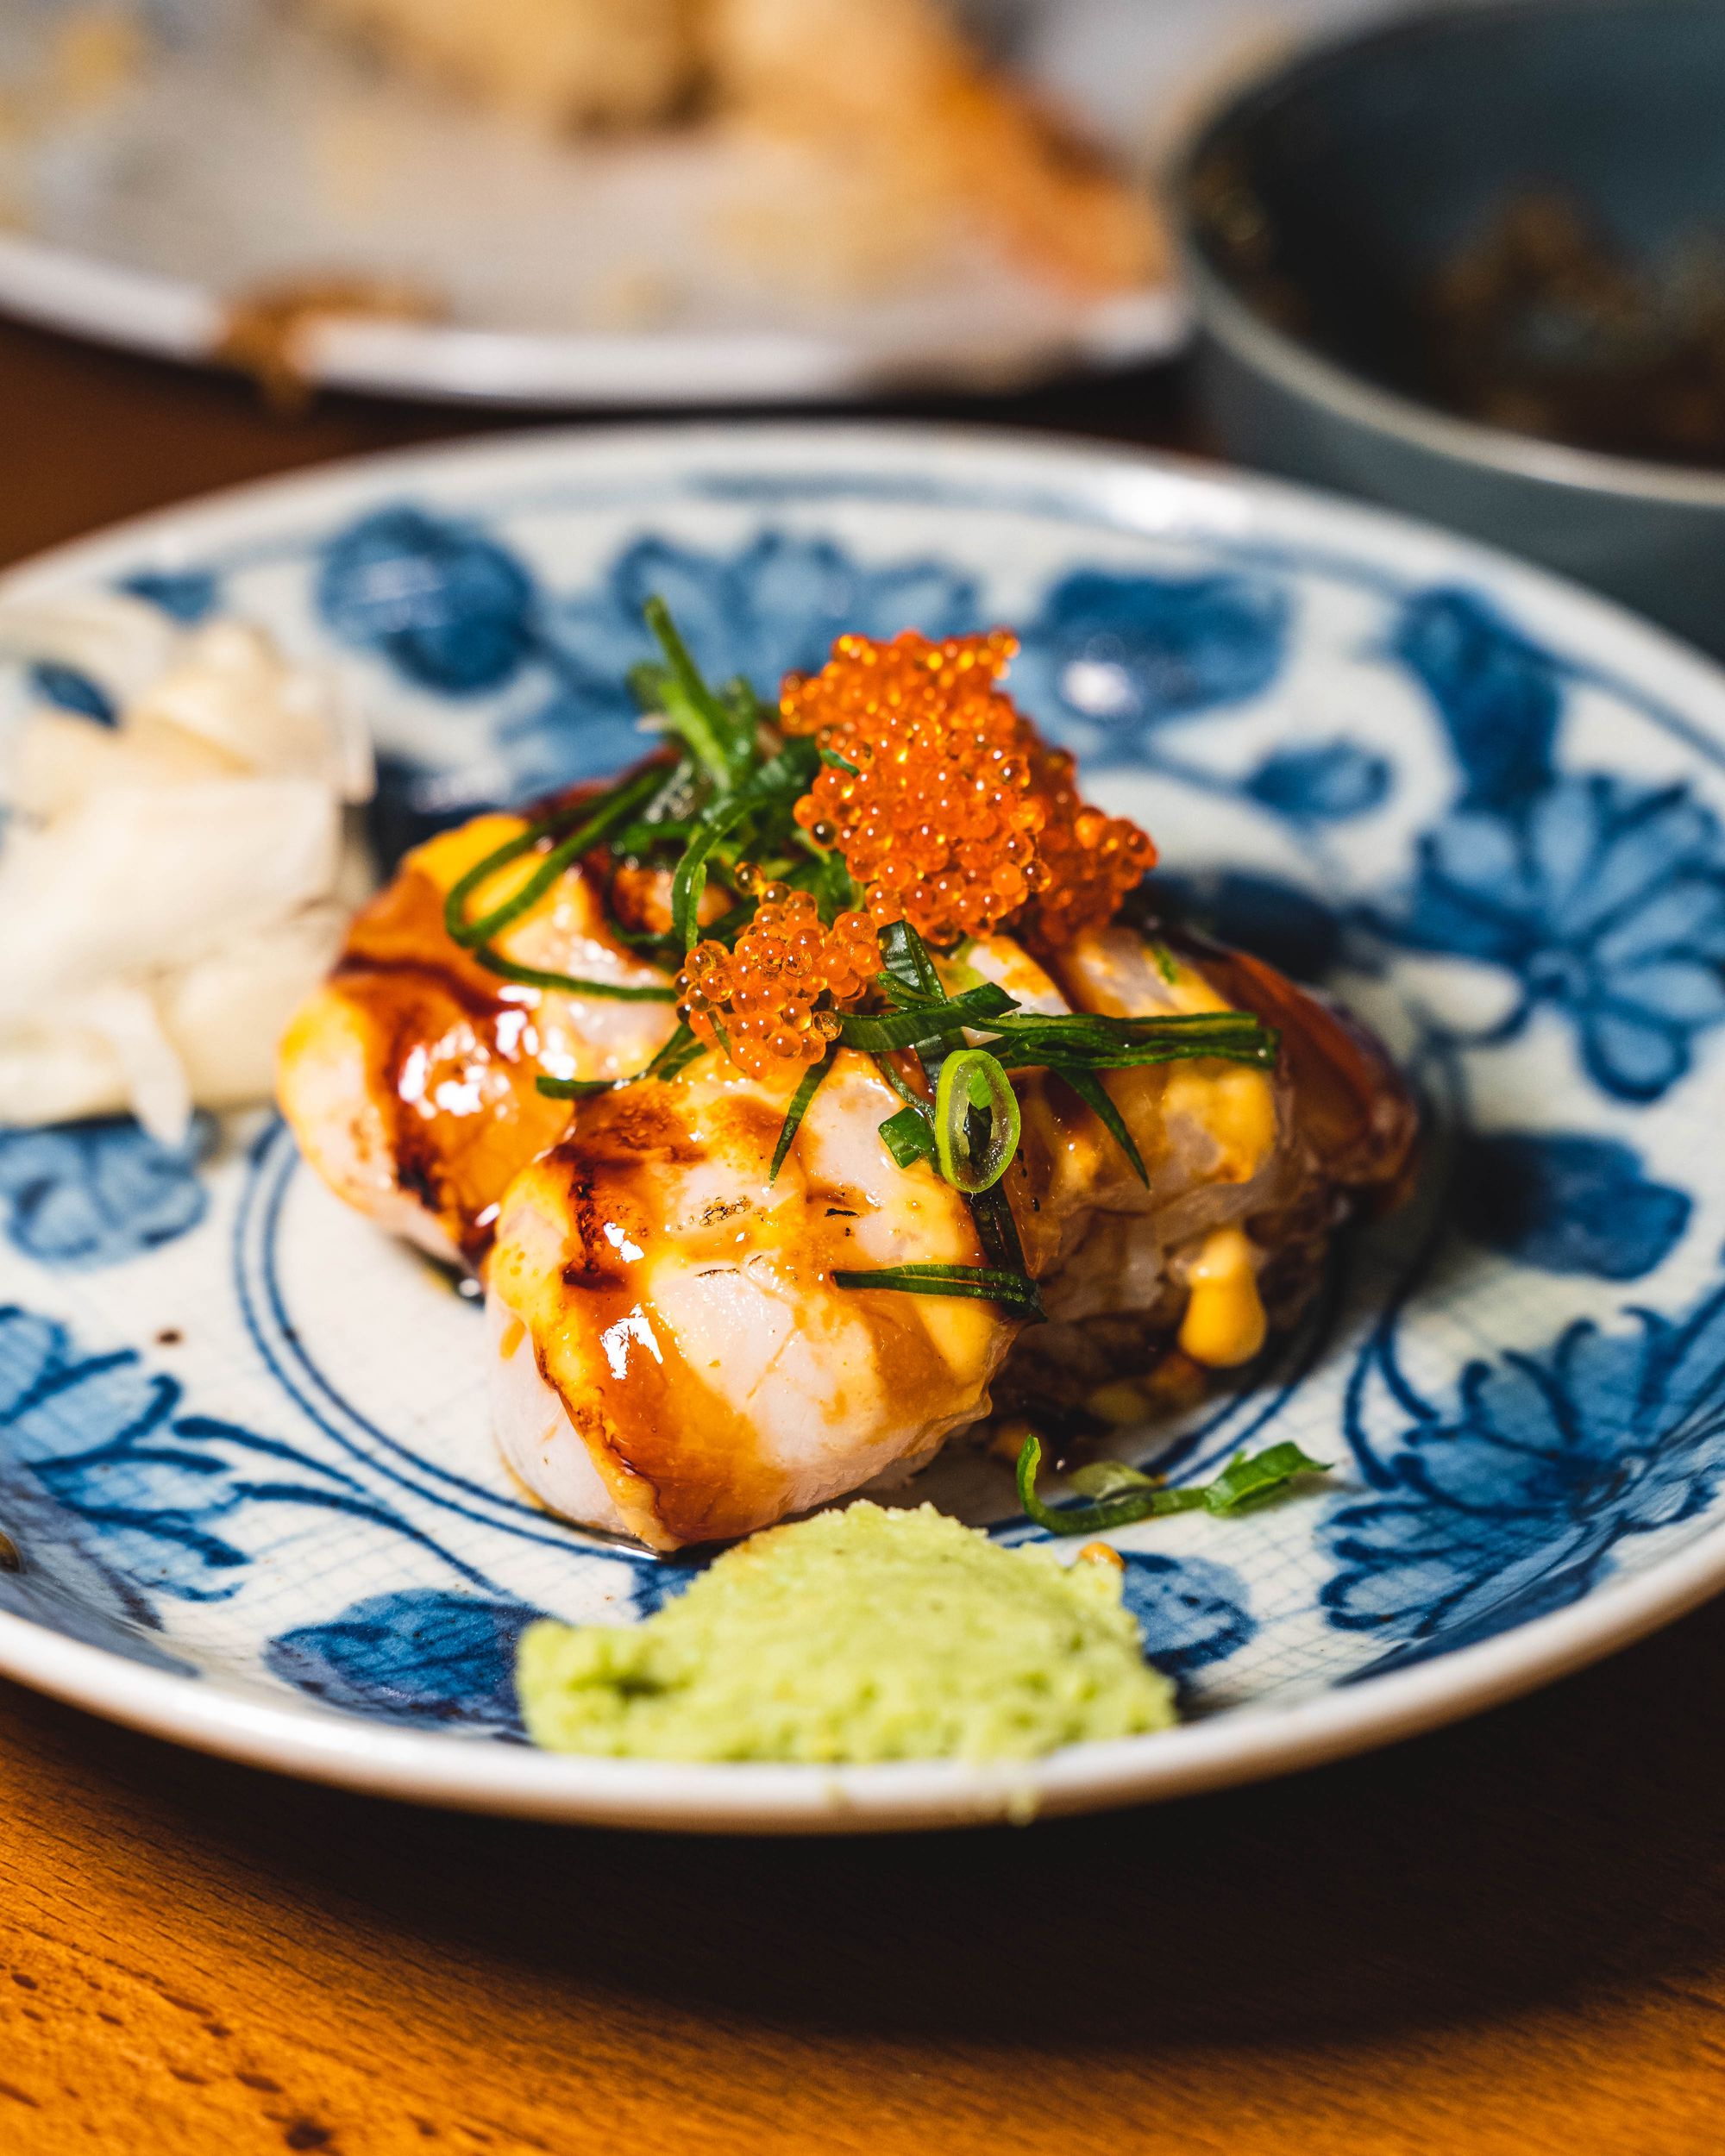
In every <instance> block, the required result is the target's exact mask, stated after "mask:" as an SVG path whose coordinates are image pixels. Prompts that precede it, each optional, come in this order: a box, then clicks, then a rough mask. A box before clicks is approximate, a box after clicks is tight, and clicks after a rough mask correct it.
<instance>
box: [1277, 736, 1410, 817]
mask: <svg viewBox="0 0 1725 2156" xmlns="http://www.w3.org/2000/svg"><path fill="white" fill-rule="evenodd" d="M1393 784H1394V774H1393V773H1392V772H1391V770H1390V768H1389V762H1388V761H1387V759H1385V758H1384V757H1383V756H1378V755H1373V754H1372V753H1371V750H1370V749H1362V748H1361V747H1360V746H1359V744H1358V742H1352V741H1329V742H1323V743H1320V744H1318V745H1317V746H1315V747H1314V748H1310V749H1274V750H1272V751H1271V753H1270V755H1267V756H1266V757H1265V758H1264V761H1263V762H1262V763H1260V764H1259V765H1258V768H1257V769H1256V770H1255V771H1254V772H1252V773H1251V776H1250V777H1249V778H1248V779H1247V780H1246V781H1245V792H1246V793H1247V794H1248V795H1249V796H1250V797H1251V799H1253V800H1255V801H1258V802H1261V803H1262V804H1263V805H1264V807H1265V808H1267V809H1272V810H1274V811H1275V812H1276V814H1277V815H1278V816H1285V817H1287V818H1289V821H1290V822H1292V823H1296V824H1339V823H1342V822H1344V821H1346V819H1347V818H1350V817H1354V816H1366V815H1369V814H1370V813H1371V811H1372V810H1373V809H1375V808H1381V807H1382V806H1383V804H1384V802H1385V801H1387V800H1388V799H1389V793H1390V788H1391V787H1392V785H1393Z"/></svg>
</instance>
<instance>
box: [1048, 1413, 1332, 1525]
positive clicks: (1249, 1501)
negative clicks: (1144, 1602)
mask: <svg viewBox="0 0 1725 2156" xmlns="http://www.w3.org/2000/svg"><path fill="white" fill-rule="evenodd" d="M1041 1465H1042V1440H1041V1439H1040V1438H1038V1436H1037V1435H1036V1433H1035V1432H1034V1431H1032V1433H1031V1434H1030V1436H1029V1437H1027V1438H1026V1439H1025V1442H1024V1450H1023V1451H1021V1452H1020V1453H1019V1465H1018V1484H1019V1504H1021V1505H1022V1506H1023V1507H1024V1508H1025V1511H1026V1514H1028V1516H1029V1517H1030V1518H1031V1519H1032V1520H1034V1521H1035V1522H1036V1524H1037V1526H1038V1527H1042V1528H1044V1529H1046V1531H1047V1532H1049V1533H1050V1534H1051V1535H1095V1534H1106V1533H1107V1532H1108V1530H1109V1529H1110V1528H1112V1527H1128V1526H1132V1523H1133V1522H1134V1521H1135V1520H1152V1519H1161V1518H1163V1517H1164V1516H1165V1515H1166V1514H1170V1513H1176V1512H1208V1513H1214V1514H1217V1515H1218V1516H1219V1517H1220V1518H1223V1519H1226V1518H1228V1517H1229V1516H1230V1515H1232V1514H1235V1513H1239V1512H1244V1511H1245V1510H1246V1509H1247V1508H1248V1507H1251V1506H1252V1505H1257V1504H1262V1503H1263V1502H1264V1501H1265V1500H1266V1499H1267V1498H1270V1497H1274V1496H1277V1495H1279V1494H1280V1492H1281V1491H1283V1489H1286V1488H1287V1486H1288V1484H1289V1482H1292V1481H1293V1480H1294V1478H1295V1476H1296V1475H1327V1474H1328V1473H1329V1471H1330V1470H1329V1466H1328V1463H1327V1462H1325V1461H1323V1460H1314V1459H1309V1458H1308V1457H1307V1456H1306V1454H1305V1453H1303V1452H1302V1451H1301V1450H1300V1448H1299V1446H1298V1445H1292V1444H1283V1445H1270V1446H1269V1447H1267V1448H1266V1450H1265V1451H1262V1452H1257V1453H1253V1454H1252V1455H1251V1457H1247V1455H1246V1454H1245V1453H1244V1452H1241V1453H1239V1454H1237V1455H1236V1456H1235V1457H1234V1458H1233V1460H1231V1461H1230V1462H1229V1463H1228V1465H1227V1466H1226V1468H1224V1469H1223V1470H1222V1472H1221V1473H1220V1475H1219V1476H1217V1477H1216V1479H1215V1480H1214V1482H1201V1483H1198V1484H1195V1485H1194V1486H1191V1487H1189V1488H1186V1489H1165V1488H1164V1486H1163V1485H1162V1484H1161V1483H1160V1482H1157V1481H1155V1480H1154V1479H1153V1478H1152V1477H1151V1476H1134V1478H1133V1479H1134V1484H1135V1485H1136V1486H1135V1487H1132V1488H1128V1489H1123V1490H1121V1491H1120V1495H1116V1496H1111V1497H1107V1498H1106V1499H1104V1500H1103V1501H1102V1502H1101V1503H1100V1504H1095V1505H1072V1506H1062V1507H1059V1508H1058V1509H1057V1508H1056V1507H1054V1506H1052V1505H1050V1504H1047V1503H1045V1502H1044V1501H1043V1499H1041V1498H1040V1497H1038V1495H1037V1494H1036V1477H1037V1471H1038V1469H1039V1468H1040V1467H1041ZM1116 1487H1117V1488H1118V1481H1117V1482H1116Z"/></svg>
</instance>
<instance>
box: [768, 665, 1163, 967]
mask: <svg viewBox="0 0 1725 2156" xmlns="http://www.w3.org/2000/svg"><path fill="white" fill-rule="evenodd" d="M1017 649H1018V640H1017V638H1016V637H1014V636H1012V635H1011V634H1009V632H1008V631H1007V630H1004V629H994V630H989V631H988V634H987V635H986V636H952V637H948V638H947V639H946V640H945V641H944V642H941V643H931V642H930V641H929V639H928V638H927V637H925V636H919V635H918V634H917V633H916V632H915V631H914V630H906V631H905V632H904V633H903V634H902V635H901V636H894V638H893V639H892V641H891V642H875V640H874V639H873V638H871V637H868V636H841V637H839V639H838V640H837V642H836V643H835V644H834V645H833V647H832V656H831V659H829V660H828V661H827V663H826V665H825V666H824V667H822V668H821V670H820V672H819V674H788V675H787V677H786V680H785V684H784V690H783V693H782V696H781V700H780V707H779V708H780V714H781V718H782V720H783V724H784V727H785V730H786V731H787V733H791V734H812V735H813V736H815V738H816V740H817V742H818V743H819V745H820V747H821V748H822V749H827V750H830V751H831V753H832V754H833V755H837V756H840V757H842V758H843V759H844V762H845V763H848V764H851V765H854V766H855V767H856V768H855V771H854V772H852V771H847V770H845V769H844V768H843V767H842V766H840V765H837V764H828V765H826V766H825V768H823V769H822V771H821V774H820V775H819V778H818V779H817V780H815V782H814V786H813V787H812V789H811V791H810V792H809V793H806V794H805V795H804V796H803V797H802V799H800V801H799V802H798V803H797V805H796V810H795V814H796V819H797V822H798V823H799V824H800V825H801V826H802V828H803V830H806V832H807V833H808V835H809V837H811V838H812V840H813V841H814V843H815V844H816V845H818V846H821V847H836V848H837V849H838V850H839V851H840V852H841V853H843V855H844V860H845V865H846V866H847V867H848V868H849V869H850V873H851V874H852V875H853V876H854V877H855V878H856V881H857V882H858V883H859V884H861V885H862V887H864V889H865V890H866V891H867V893H868V907H869V914H870V916H871V918H873V919H874V920H875V921H876V922H877V923H879V924H882V925H884V924H886V923H888V922H889V921H895V920H900V919H903V920H907V921H909V922H910V924H912V926H913V928H915V929H916V930H918V931H919V933H920V934H921V935H923V936H925V937H926V938H927V939H928V941H929V942H930V943H933V944H935V945H937V946H944V945H946V944H950V943H957V941H958V940H959V938H960V937H964V936H987V935H989V934H991V933H992V932H993V931H994V930H996V929H998V928H1000V927H1003V926H1005V925H1007V924H1012V925H1013V926H1014V927H1016V928H1018V929H1019V930H1020V931H1022V932H1023V933H1024V934H1025V935H1026V939H1027V940H1029V941H1031V942H1033V943H1038V944H1040V945H1041V946H1043V947H1044V948H1048V949H1051V948H1054V947H1057V945H1059V944H1061V943H1067V942H1069V941H1070V940H1071V938H1072V937H1074V936H1076V935H1077V934H1078V933H1079V932H1080V931H1082V930H1083V929H1086V928H1089V927H1095V926H1099V925H1100V924H1101V923H1102V922H1104V921H1106V920H1107V919H1108V918H1110V916H1111V915H1112V914H1113V911H1114V909H1115V907H1116V906H1118V905H1119V904H1120V899H1122V898H1123V897H1124V896H1125V894H1126V892H1128V891H1129V890H1131V888H1132V886H1133V885H1134V884H1135V883H1136V882H1137V881H1138V879H1139V877H1140V876H1142V875H1143V874H1144V872H1145V869H1146V868H1149V867H1150V866H1151V863H1152V862H1154V860H1155V858H1156V849H1155V848H1154V847H1153V846H1152V845H1151V843H1150V840H1149V839H1148V838H1147V837H1145V834H1144V832H1142V831H1141V830H1138V826H1137V825H1136V824H1131V823H1128V822H1126V820H1125V818H1120V817H1111V816H1105V815H1103V814H1102V813H1101V811H1100V810H1097V809H1091V808H1086V807H1085V806H1084V805H1083V803H1082V801H1081V800H1080V799H1079V797H1078V794H1077V792H1076V788H1075V787H1074V786H1073V783H1072V780H1073V773H1074V765H1073V761H1072V759H1071V757H1070V756H1069V755H1065V754H1064V752H1063V751H1061V750H1058V749H1048V748H1045V747H1044V745H1043V743H1042V742H1041V740H1040V739H1039V738H1038V735H1037V732H1036V730H1035V728H1034V727H1033V726H1032V724H1031V723H1030V721H1029V720H1028V719H1027V718H1025V717H1024V715H1023V714H1022V713H1021V712H1020V711H1019V710H1018V708H1017V706H1016V705H1014V704H1013V701H1012V699H1010V698H1009V697H1008V696H1007V695H1006V694H1005V693H1004V692H1003V691H1002V690H1001V689H1000V687H999V686H998V684H999V682H1000V678H1001V676H1002V675H1003V674H1005V673H1006V671H1007V667H1008V666H1009V665H1010V664H1011V662H1012V659H1013V654H1014V653H1015V652H1016V651H1017Z"/></svg>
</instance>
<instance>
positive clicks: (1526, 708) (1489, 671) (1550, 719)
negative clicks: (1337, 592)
mask: <svg viewBox="0 0 1725 2156" xmlns="http://www.w3.org/2000/svg"><path fill="white" fill-rule="evenodd" d="M1389 650H1390V654H1391V655H1392V656H1393V657H1395V658H1396V659H1399V660H1400V661H1401V662H1402V665H1404V666H1405V667H1408V669H1409V671H1410V672H1411V673H1413V674H1415V677H1416V678H1417V679H1418V680H1419V681H1420V682H1421V685H1422V686H1424V688H1425V689H1426V691H1427V693H1428V694H1429V695H1430V697H1431V699H1432V701H1433V704H1435V705H1436V706H1437V709H1438V715H1439V717H1440V718H1441V719H1442V721H1443V723H1444V726H1445V729H1446V731H1447V732H1448V735H1449V737H1450V742H1451V744H1452V747H1453V749H1454V750H1455V755H1456V761H1457V762H1458V764H1459V765H1460V766H1461V768H1462V773H1463V776H1464V779H1465V789H1464V794H1463V800H1464V804H1465V805H1466V806H1468V807H1470V808H1487V807H1497V808H1511V807H1514V806H1515V805H1516V804H1517V803H1519V802H1521V801H1523V800H1525V799H1527V796H1528V795H1529V794H1532V793H1536V792H1538V791H1539V789H1540V788H1541V787H1545V786H1546V785H1548V784H1549V783H1550V781H1551V779H1552V776H1553V767H1552V752H1553V744H1554V743H1555V740H1556V736H1557V727H1558V719H1559V714H1560V711H1561V709H1562V702H1563V696H1562V681H1561V677H1560V674H1559V667H1558V664H1557V661H1555V660H1554V659H1553V656H1552V655H1551V654H1550V653H1549V652H1548V651H1546V650H1545V649H1543V648H1542V647H1541V646H1540V645H1538V644H1536V643H1533V642H1530V641H1529V640H1528V639H1527V637H1525V636H1522V635H1521V632H1520V631H1519V630H1516V629H1515V628H1514V627H1513V626H1512V625H1511V624H1509V622H1507V621H1506V620H1505V619H1504V618H1503V617H1502V614H1500V613H1499V612H1498V611H1497V610H1496V607H1495V606H1493V605H1491V604H1490V601H1489V600H1487V599H1482V598H1480V597H1479V596H1478V594H1477V593H1476V592H1468V591H1461V590H1456V589H1453V588H1449V587H1441V586H1440V587H1439V588H1436V589H1434V590H1431V591H1427V592H1419V593H1417V594H1416V595H1415V597H1414V598H1412V599H1409V600H1408V602H1407V603H1406V605H1404V606H1403V607H1402V611H1401V613H1400V616H1399V617H1398V618H1397V621H1396V627H1395V629H1394V630H1393V632H1392V633H1391V636H1390V639H1389Z"/></svg>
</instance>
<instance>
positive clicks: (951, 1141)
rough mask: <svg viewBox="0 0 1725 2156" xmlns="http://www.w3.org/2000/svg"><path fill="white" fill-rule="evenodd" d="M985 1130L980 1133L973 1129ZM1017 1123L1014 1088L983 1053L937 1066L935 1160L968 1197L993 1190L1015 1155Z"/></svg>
mask: <svg viewBox="0 0 1725 2156" xmlns="http://www.w3.org/2000/svg"><path fill="white" fill-rule="evenodd" d="M978 1123H982V1124H983V1125H985V1128H984V1129H983V1130H982V1131H978V1130H977V1128H976V1125H977V1124H978ZM1020 1128H1021V1119H1020V1118H1019V1100H1018V1095H1017V1094H1015V1093H1014V1092H1013V1082H1012V1080H1011V1079H1010V1078H1008V1077H1007V1074H1006V1072H1005V1071H1004V1070H1002V1069H1001V1068H1000V1065H999V1063H997V1062H995V1060H994V1057H993V1056H991V1055H990V1054H989V1053H988V1050H987V1049H986V1048H961V1049H959V1050H957V1051H956V1052H955V1053H954V1054H952V1055H950V1056H947V1057H946V1059H945V1061H944V1062H943V1063H942V1064H941V1066H940V1084H939V1087H938V1089H937V1091H936V1093H935V1096H934V1145H935V1157H936V1159H937V1161H938V1163H939V1165H940V1172H941V1174H942V1175H944V1177H945V1178H946V1180H947V1181H948V1182H950V1184H951V1185H952V1188H954V1189H955V1190H962V1191H963V1192H964V1194H965V1195H966V1196H967V1197H969V1196H973V1195H975V1194H978V1193H980V1192H982V1191H984V1190H992V1189H993V1188H994V1185H995V1184H996V1183H997V1182H999V1181H1000V1178H1001V1176H1002V1175H1005V1174H1006V1172H1007V1168H1008V1166H1009V1165H1010V1164H1011V1162H1012V1157H1013V1154H1014V1153H1015V1152H1016V1151H1017V1150H1018V1144H1019V1131H1020Z"/></svg>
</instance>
